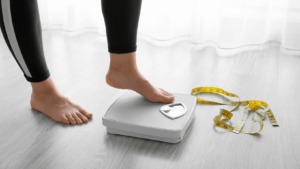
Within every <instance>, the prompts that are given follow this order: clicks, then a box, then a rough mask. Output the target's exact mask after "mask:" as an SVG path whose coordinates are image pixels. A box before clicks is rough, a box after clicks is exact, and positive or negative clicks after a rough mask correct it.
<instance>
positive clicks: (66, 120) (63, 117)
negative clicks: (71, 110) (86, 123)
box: [61, 116, 70, 124]
mask: <svg viewBox="0 0 300 169" xmlns="http://www.w3.org/2000/svg"><path fill="white" fill-rule="evenodd" d="M61 122H63V123H65V124H70V122H69V120H68V118H67V117H66V116H62V119H61Z"/></svg>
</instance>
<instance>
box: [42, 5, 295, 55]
mask: <svg viewBox="0 0 300 169" xmlns="http://www.w3.org/2000/svg"><path fill="white" fill-rule="evenodd" d="M38 2H39V10H40V15H41V23H42V28H43V30H50V29H56V28H58V29H63V30H65V31H77V30H81V29H84V28H93V29H96V30H97V31H98V33H99V34H101V35H106V33H105V24H104V19H103V16H102V10H101V3H100V0H38ZM138 34H139V35H141V36H143V37H147V38H148V39H151V40H152V41H153V42H155V41H157V42H158V43H159V41H172V40H174V39H182V40H189V41H190V42H191V43H193V44H202V45H204V46H205V44H214V46H216V47H218V48H220V49H224V50H226V49H236V48H243V47H245V46H251V45H260V44H264V43H266V42H268V41H277V42H279V43H280V44H281V48H284V49H285V50H293V51H300V1H298V0H143V1H142V9H141V14H140V21H139V27H138Z"/></svg>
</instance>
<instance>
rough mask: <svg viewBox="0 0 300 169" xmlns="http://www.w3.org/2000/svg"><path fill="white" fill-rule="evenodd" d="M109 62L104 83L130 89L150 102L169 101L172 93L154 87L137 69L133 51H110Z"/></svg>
mask: <svg viewBox="0 0 300 169" xmlns="http://www.w3.org/2000/svg"><path fill="white" fill-rule="evenodd" d="M110 56H111V62H110V67H109V70H108V73H107V74H106V83H107V84H108V85H110V86H112V87H115V88H118V89H131V90H134V91H136V92H137V93H139V94H141V95H142V96H144V97H145V98H147V99H148V100H149V101H151V102H163V103H171V102H173V101H174V99H175V97H174V95H173V94H171V93H169V92H167V91H165V90H163V89H162V88H158V87H154V86H153V85H152V84H151V83H150V82H149V81H148V80H147V79H146V78H145V77H144V76H143V75H142V74H141V73H140V72H139V71H138V69H137V66H136V60H135V52H134V53H125V54H113V53H110Z"/></svg>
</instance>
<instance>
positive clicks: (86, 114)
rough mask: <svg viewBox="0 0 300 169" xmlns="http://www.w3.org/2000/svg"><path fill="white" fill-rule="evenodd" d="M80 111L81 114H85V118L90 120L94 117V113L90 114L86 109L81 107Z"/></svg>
mask: <svg viewBox="0 0 300 169" xmlns="http://www.w3.org/2000/svg"><path fill="white" fill-rule="evenodd" d="M79 111H80V113H81V114H83V115H84V116H85V117H87V118H89V119H90V118H92V117H93V114H92V113H89V112H88V111H86V110H85V109H83V108H81V107H80V108H79Z"/></svg>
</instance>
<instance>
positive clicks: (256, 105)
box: [191, 87, 279, 135]
mask: <svg viewBox="0 0 300 169" xmlns="http://www.w3.org/2000/svg"><path fill="white" fill-rule="evenodd" d="M198 93H213V94H217V95H220V96H222V97H225V96H229V97H237V98H238V99H239V101H229V102H225V103H222V102H215V101H208V100H203V99H200V98H198V97H197V96H196V94H198ZM191 94H192V95H194V96H196V97H197V102H198V103H200V104H214V105H234V107H233V108H232V109H221V110H220V114H219V115H217V116H216V117H215V118H214V123H215V126H216V127H220V128H223V129H226V130H229V131H231V132H234V133H237V134H238V133H245V134H252V135H256V134H258V133H259V132H260V131H261V130H262V129H263V127H264V123H263V121H262V120H263V119H265V117H266V116H268V118H269V120H270V122H271V124H272V125H273V127H274V126H279V124H278V123H277V121H276V119H275V117H274V114H273V112H272V110H271V108H270V107H269V105H268V104H267V103H266V102H263V101H259V100H247V101H240V98H239V96H237V95H235V94H233V93H228V92H226V91H225V90H223V89H220V88H216V87H197V88H194V89H192V93H191ZM224 95H225V96H224ZM240 105H243V106H246V107H245V109H244V111H243V115H242V117H241V119H240V121H239V122H238V123H237V125H236V126H235V127H233V126H231V125H228V124H226V123H224V122H222V121H221V118H222V117H224V118H226V119H227V120H230V119H231V117H232V116H233V114H232V113H231V112H233V111H234V110H235V109H237V108H238V107H239V106H240ZM259 109H263V113H261V112H259V111H257V110H259ZM249 110H253V111H254V112H255V113H257V114H258V118H257V119H252V121H255V122H258V123H259V125H260V130H259V131H244V130H242V128H243V127H244V125H245V122H246V119H247V117H248V112H249Z"/></svg>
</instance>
